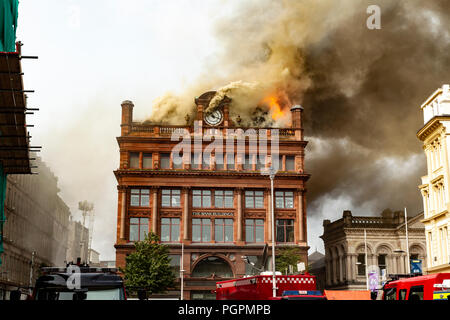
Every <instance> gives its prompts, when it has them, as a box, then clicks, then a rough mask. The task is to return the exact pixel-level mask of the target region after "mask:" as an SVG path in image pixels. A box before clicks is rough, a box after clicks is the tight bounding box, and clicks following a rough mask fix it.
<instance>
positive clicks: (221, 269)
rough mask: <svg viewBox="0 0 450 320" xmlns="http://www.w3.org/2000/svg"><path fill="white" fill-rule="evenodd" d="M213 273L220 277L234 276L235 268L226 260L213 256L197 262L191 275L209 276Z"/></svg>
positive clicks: (194, 276) (198, 276) (196, 276)
mask: <svg viewBox="0 0 450 320" xmlns="http://www.w3.org/2000/svg"><path fill="white" fill-rule="evenodd" d="M213 275H214V276H216V277H220V278H233V270H231V267H230V265H229V264H228V263H227V262H226V261H225V260H223V259H221V258H219V257H214V256H212V257H207V258H204V259H203V260H202V261H200V262H199V263H197V265H196V266H195V268H194V270H193V271H192V274H191V277H193V278H207V277H211V276H213Z"/></svg>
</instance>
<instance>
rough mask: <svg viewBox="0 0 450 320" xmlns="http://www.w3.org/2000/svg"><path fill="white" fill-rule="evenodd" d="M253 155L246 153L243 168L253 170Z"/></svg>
mask: <svg viewBox="0 0 450 320" xmlns="http://www.w3.org/2000/svg"><path fill="white" fill-rule="evenodd" d="M253 162H254V161H253V155H252V154H246V155H245V158H244V165H243V169H244V170H253V168H252V165H253Z"/></svg>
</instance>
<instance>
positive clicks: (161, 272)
mask: <svg viewBox="0 0 450 320" xmlns="http://www.w3.org/2000/svg"><path fill="white" fill-rule="evenodd" d="M135 247H136V251H135V252H133V253H131V254H130V255H129V256H128V257H126V259H125V260H126V266H125V269H121V272H123V274H124V275H125V284H126V286H128V287H140V288H145V289H146V290H147V291H148V292H149V293H163V292H165V291H166V290H167V289H168V288H170V287H173V286H174V283H175V275H174V273H173V270H172V268H171V266H170V258H169V248H168V247H167V246H166V245H163V244H160V243H159V237H158V236H157V235H156V234H155V233H153V232H151V233H149V234H148V236H146V237H145V240H143V241H138V242H136V243H135Z"/></svg>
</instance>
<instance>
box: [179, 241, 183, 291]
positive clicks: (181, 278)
mask: <svg viewBox="0 0 450 320" xmlns="http://www.w3.org/2000/svg"><path fill="white" fill-rule="evenodd" d="M183 261H184V242H181V263H180V282H181V283H180V287H181V292H180V300H184V268H183V266H184V263H183Z"/></svg>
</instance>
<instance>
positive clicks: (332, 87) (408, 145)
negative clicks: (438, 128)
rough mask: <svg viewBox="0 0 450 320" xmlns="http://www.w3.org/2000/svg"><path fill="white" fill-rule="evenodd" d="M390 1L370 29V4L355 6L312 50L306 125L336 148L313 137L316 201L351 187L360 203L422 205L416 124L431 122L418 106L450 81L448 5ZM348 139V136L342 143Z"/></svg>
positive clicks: (311, 196)
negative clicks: (378, 25)
mask: <svg viewBox="0 0 450 320" xmlns="http://www.w3.org/2000/svg"><path fill="white" fill-rule="evenodd" d="M382 3H387V2H386V1H385V2H382ZM390 3H395V4H391V5H386V6H383V5H382V6H381V8H382V15H381V17H382V20H381V21H382V29H381V30H369V29H368V28H365V26H364V21H365V19H366V18H367V14H366V12H363V11H362V12H355V14H354V15H353V16H352V17H350V18H349V19H348V20H347V21H346V22H345V23H342V24H340V25H339V26H337V27H336V28H335V29H334V30H332V31H330V32H329V33H328V36H327V37H326V38H324V39H323V40H322V41H321V42H320V43H317V44H316V45H314V46H309V47H307V48H304V52H305V59H304V60H305V64H306V70H307V72H308V74H309V76H310V78H311V79H312V86H311V87H310V88H309V89H308V90H307V91H306V93H305V98H304V100H303V104H304V106H305V117H306V120H305V130H306V134H307V135H308V136H310V137H314V138H320V139H323V140H324V142H326V143H328V146H327V147H326V148H328V150H329V152H328V153H325V154H321V155H320V156H315V146H314V143H312V145H311V148H310V154H309V157H308V161H307V166H308V170H309V172H311V174H312V178H311V180H310V183H309V190H310V193H309V200H310V201H312V206H313V207H314V201H315V200H317V199H319V198H320V197H321V196H323V195H329V196H330V197H339V196H341V195H347V196H350V197H351V198H352V199H353V200H354V202H355V204H357V205H358V204H362V203H364V202H367V201H373V200H376V201H375V204H374V210H375V211H376V212H381V210H382V209H383V208H386V207H392V208H402V207H404V206H406V207H408V208H409V211H410V212H413V213H414V214H417V213H418V212H420V211H421V210H422V200H421V196H420V194H419V191H418V189H417V186H418V185H419V184H420V177H421V176H422V175H425V174H426V160H425V156H424V154H423V151H422V148H421V142H420V141H419V140H418V139H417V137H416V132H417V131H418V130H419V129H420V128H421V127H422V126H423V116H422V112H421V110H420V105H421V104H422V103H423V102H424V101H425V99H426V98H427V97H428V96H429V95H431V94H432V93H433V92H434V91H435V90H436V89H437V88H438V87H440V86H442V84H444V83H448V82H449V81H450V79H449V75H450V55H449V52H450V42H449V39H450V38H449V34H448V22H449V17H450V6H448V3H446V2H445V1H420V2H419V1H411V2H406V1H390ZM406 4H408V5H406ZM342 140H344V141H346V142H347V143H346V144H342V143H337V142H338V141H342ZM351 145H354V146H357V147H358V148H352V149H349V146H351ZM416 155H417V156H416ZM383 159H385V160H386V159H390V160H392V161H390V162H383ZM411 161H412V162H411ZM406 163H408V164H406ZM405 167H408V170H400V169H401V168H405ZM322 199H323V198H322Z"/></svg>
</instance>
